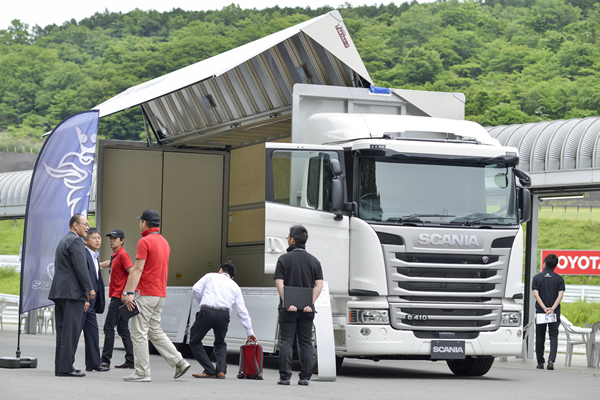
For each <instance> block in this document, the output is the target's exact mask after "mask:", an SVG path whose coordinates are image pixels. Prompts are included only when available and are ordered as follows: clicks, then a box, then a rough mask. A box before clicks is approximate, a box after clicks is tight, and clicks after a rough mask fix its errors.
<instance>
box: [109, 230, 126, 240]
mask: <svg viewBox="0 0 600 400" xmlns="http://www.w3.org/2000/svg"><path fill="white" fill-rule="evenodd" d="M106 236H113V237H117V238H121V239H125V233H124V232H123V231H122V230H120V229H113V230H112V231H111V232H110V233H109V234H107V235H106Z"/></svg>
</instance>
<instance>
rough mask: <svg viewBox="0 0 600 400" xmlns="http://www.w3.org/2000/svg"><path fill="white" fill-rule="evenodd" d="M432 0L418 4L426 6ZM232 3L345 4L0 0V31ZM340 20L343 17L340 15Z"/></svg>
mask: <svg viewBox="0 0 600 400" xmlns="http://www.w3.org/2000/svg"><path fill="white" fill-rule="evenodd" d="M406 1H407V0H379V1H376V0H348V1H347V2H348V3H350V4H352V5H353V6H359V5H364V4H366V5H378V4H381V3H383V4H389V3H396V4H398V5H400V4H402V3H404V2H406ZM430 1H433V0H418V2H419V3H426V2H430ZM232 3H235V4H238V5H239V6H240V7H241V8H256V9H259V10H261V9H263V8H267V7H273V6H276V5H279V6H280V7H292V6H299V7H306V6H310V7H311V8H318V7H322V6H324V5H327V4H328V5H330V6H332V7H337V6H339V5H340V4H344V3H346V1H344V0H285V1H283V0H210V1H206V0H171V1H169V0H166V1H165V0H143V1H142V0H101V1H98V2H95V1H76V0H58V1H50V0H0V29H6V28H8V27H9V26H10V24H11V21H12V20H14V19H18V20H21V22H23V23H25V24H27V25H29V27H30V28H31V27H33V26H35V25H39V26H41V27H45V26H46V25H50V24H57V25H62V23H63V22H65V21H69V20H71V19H72V18H74V19H75V20H76V21H80V20H82V19H84V18H87V17H90V16H92V15H93V14H94V13H96V12H104V10H105V9H108V10H109V11H113V12H119V11H120V12H122V13H127V12H129V11H131V10H134V9H136V8H139V9H141V10H157V11H159V12H164V11H170V10H172V9H173V8H181V9H183V10H186V11H202V10H220V9H222V8H223V7H226V6H228V5H230V4H232ZM342 16H343V15H342Z"/></svg>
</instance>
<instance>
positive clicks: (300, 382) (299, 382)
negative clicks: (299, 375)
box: [298, 379, 308, 386]
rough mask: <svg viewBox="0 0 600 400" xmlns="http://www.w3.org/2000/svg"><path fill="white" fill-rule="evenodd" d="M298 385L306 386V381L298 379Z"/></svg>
mask: <svg viewBox="0 0 600 400" xmlns="http://www.w3.org/2000/svg"><path fill="white" fill-rule="evenodd" d="M298 385H300V386H308V381H307V380H306V379H300V380H299V381H298Z"/></svg>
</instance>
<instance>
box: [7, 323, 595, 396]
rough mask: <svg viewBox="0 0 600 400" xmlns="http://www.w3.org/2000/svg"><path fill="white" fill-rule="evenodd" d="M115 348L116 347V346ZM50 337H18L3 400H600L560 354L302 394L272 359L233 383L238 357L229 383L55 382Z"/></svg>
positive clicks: (433, 367)
mask: <svg viewBox="0 0 600 400" xmlns="http://www.w3.org/2000/svg"><path fill="white" fill-rule="evenodd" d="M116 344H118V342H117V343H116ZM16 348H17V332H16V327H15V326H14V325H8V324H5V325H4V330H3V331H0V357H14V356H15V351H16ZM54 349H55V336H54V335H53V334H51V333H48V334H45V333H42V334H37V335H21V351H22V356H24V357H36V358H37V359H38V367H37V368H35V369H28V368H23V369H4V368H0V399H3V400H4V399H6V400H9V399H10V400H13V399H39V398H42V399H44V400H65V399H85V398H88V397H89V398H91V397H102V398H127V399H156V398H165V399H166V398H169V399H198V398H199V397H208V398H210V399H234V398H238V399H257V400H258V399H261V400H264V399H277V400H281V399H282V398H285V399H294V398H298V399H302V400H306V399H307V398H318V399H342V398H344V399H367V400H379V399H381V400H383V399H384V398H386V399H387V398H395V397H398V398H410V399H440V398H441V399H444V400H446V399H461V400H464V399H472V398H485V399H486V400H488V399H503V400H505V399H507V398H508V399H510V398H513V397H519V398H531V399H538V398H539V399H544V400H549V399H561V400H564V399H569V398H575V399H578V400H586V399H590V400H591V399H594V400H596V399H598V396H599V393H600V369H598V368H588V367H587V366H586V360H585V357H584V356H583V355H574V356H573V361H572V365H571V366H570V367H567V366H565V365H564V357H565V356H564V354H559V355H558V359H557V360H556V361H557V362H556V370H554V371H547V370H537V369H535V363H534V361H533V360H529V361H527V362H523V361H522V360H521V359H517V358H515V357H509V358H508V360H507V361H501V360H498V359H497V360H496V361H495V362H494V366H493V367H492V369H491V370H490V371H489V372H488V373H487V374H486V375H485V376H483V377H457V376H454V375H453V374H452V373H451V372H450V370H449V369H448V367H447V366H446V363H444V362H430V361H388V360H384V361H379V362H373V361H370V360H352V359H347V360H344V363H343V365H342V368H341V370H340V371H339V373H338V377H337V380H336V382H319V380H318V376H314V377H313V380H311V382H310V385H309V386H308V387H306V386H299V385H297V384H296V382H297V371H294V377H293V379H292V385H290V386H279V385H277V384H276V382H277V379H278V375H279V374H278V364H277V360H276V359H274V358H270V359H267V360H266V361H265V369H264V378H265V379H264V380H263V381H253V380H240V379H237V378H236V375H237V370H238V364H237V355H235V354H230V355H229V357H228V362H229V368H228V373H227V378H226V379H224V380H217V379H196V378H194V377H193V376H192V373H199V372H202V368H201V367H200V365H199V364H198V363H197V362H196V361H195V360H193V359H188V361H189V362H190V363H191V364H192V368H190V370H189V371H188V373H187V374H186V375H184V376H183V377H181V378H179V379H177V380H175V379H173V375H174V369H173V368H171V367H170V366H169V365H168V364H167V363H166V361H164V360H163V359H162V357H161V356H159V355H151V356H150V364H151V368H152V382H148V383H144V382H124V381H123V379H122V378H123V377H124V376H125V375H128V374H129V373H131V371H132V370H119V369H115V368H111V370H110V371H108V372H88V373H87V376H86V377H83V378H71V377H56V376H54ZM124 354H125V353H124V351H122V350H119V349H118V348H117V349H116V350H115V353H114V355H113V363H121V362H122V361H124ZM83 359H84V344H83V339H81V341H80V343H79V348H78V352H77V356H76V362H75V367H76V368H82V369H84V360H83Z"/></svg>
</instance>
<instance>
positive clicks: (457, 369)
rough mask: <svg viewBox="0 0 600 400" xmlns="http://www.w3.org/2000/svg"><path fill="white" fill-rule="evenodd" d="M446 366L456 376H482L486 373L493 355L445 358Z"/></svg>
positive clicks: (491, 362) (492, 360) (492, 361)
mask: <svg viewBox="0 0 600 400" xmlns="http://www.w3.org/2000/svg"><path fill="white" fill-rule="evenodd" d="M446 362H447V363H448V368H450V371H452V372H453V373H454V375H458V376H483V375H485V374H487V373H488V371H489V370H490V368H492V364H493V363H494V357H491V356H486V357H477V358H474V357H467V358H465V359H464V360H446Z"/></svg>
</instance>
